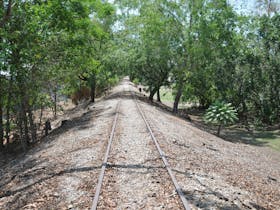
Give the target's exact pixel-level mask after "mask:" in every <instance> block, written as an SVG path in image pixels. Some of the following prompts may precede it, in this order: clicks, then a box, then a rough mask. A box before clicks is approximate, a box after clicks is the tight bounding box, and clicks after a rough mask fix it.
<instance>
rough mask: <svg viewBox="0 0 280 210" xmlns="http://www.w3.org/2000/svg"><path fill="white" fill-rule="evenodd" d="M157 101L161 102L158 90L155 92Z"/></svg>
mask: <svg viewBox="0 0 280 210" xmlns="http://www.w3.org/2000/svg"><path fill="white" fill-rule="evenodd" d="M157 101H158V102H161V100H160V88H159V89H158V90H157Z"/></svg>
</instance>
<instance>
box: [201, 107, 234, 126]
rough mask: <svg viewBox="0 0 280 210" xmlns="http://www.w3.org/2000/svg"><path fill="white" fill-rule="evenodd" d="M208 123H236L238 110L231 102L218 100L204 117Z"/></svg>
mask: <svg viewBox="0 0 280 210" xmlns="http://www.w3.org/2000/svg"><path fill="white" fill-rule="evenodd" d="M204 119H205V121H206V122H207V123H211V124H216V125H229V124H232V123H234V122H235V121H236V120H238V118H237V112H236V110H235V109H234V107H232V105H231V104H230V103H224V102H216V103H214V104H213V105H211V106H210V107H209V108H208V109H207V111H206V114H205V117H204Z"/></svg>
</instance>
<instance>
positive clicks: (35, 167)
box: [0, 107, 111, 209]
mask: <svg viewBox="0 0 280 210" xmlns="http://www.w3.org/2000/svg"><path fill="white" fill-rule="evenodd" d="M110 108H111V107H107V108H106V107H102V108H99V109H95V108H94V109H93V110H88V111H87V112H85V113H84V114H82V115H81V116H79V117H75V118H72V119H71V120H66V121H63V123H62V125H61V126H60V127H58V128H56V129H54V130H53V131H52V132H51V133H50V134H49V135H48V136H46V137H44V138H42V139H41V141H40V142H37V143H36V144H34V145H32V146H31V147H30V148H29V151H27V152H26V153H25V154H24V153H20V154H17V155H16V156H15V157H14V158H13V160H11V161H9V162H7V163H5V164H3V165H1V167H0V175H1V179H0V198H4V197H8V196H14V197H12V198H9V199H11V201H9V205H13V203H18V201H17V199H18V197H19V196H20V195H23V193H24V192H25V191H26V193H28V194H29V193H31V192H32V190H33V188H34V186H36V185H37V184H41V183H43V182H45V181H48V180H49V179H51V178H53V177H56V176H62V175H64V174H71V173H78V172H86V171H92V170H96V169H99V168H101V166H96V167H95V166H94V167H81V168H70V169H66V170H63V169H62V171H59V172H54V169H56V168H57V164H60V163H57V162H56V160H55V157H54V159H50V158H40V159H35V157H33V156H34V155H35V154H36V153H37V152H39V151H41V150H45V149H47V148H51V147H54V146H55V145H54V144H50V143H51V142H52V141H54V140H56V139H57V138H58V137H59V136H61V135H63V134H64V133H66V132H67V131H69V130H71V129H78V130H83V129H88V128H89V127H90V126H92V124H91V125H90V121H91V120H92V118H95V117H97V116H98V115H101V114H102V113H103V112H104V111H105V110H107V109H110ZM62 166H63V165H62ZM63 167H64V168H65V165H64V166H63ZM66 167H67V166H66ZM10 186H15V187H14V189H13V188H11V187H10ZM26 193H25V194H24V195H26ZM19 203H21V202H19ZM19 208H20V207H19ZM8 209H9V208H8Z"/></svg>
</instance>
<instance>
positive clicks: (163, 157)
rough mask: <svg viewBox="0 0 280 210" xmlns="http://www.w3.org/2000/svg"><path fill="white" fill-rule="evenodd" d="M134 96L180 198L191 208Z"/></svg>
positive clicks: (185, 205) (188, 208)
mask: <svg viewBox="0 0 280 210" xmlns="http://www.w3.org/2000/svg"><path fill="white" fill-rule="evenodd" d="M133 98H134V100H135V103H136V105H137V109H138V111H139V113H140V114H141V116H142V119H143V120H144V122H145V124H146V127H147V129H148V130H149V133H150V136H151V137H152V139H153V141H154V143H155V145H156V147H157V150H158V152H159V154H160V157H161V159H162V161H163V163H164V165H165V168H166V169H167V171H168V174H169V176H170V178H171V180H172V182H173V185H174V186H175V189H176V191H177V193H178V195H179V197H180V199H181V201H182V203H183V205H184V207H185V209H186V210H190V209H191V208H190V205H189V203H188V201H187V199H186V198H185V196H184V193H183V191H182V189H181V187H180V186H179V184H178V181H177V180H176V178H175V176H174V174H173V172H172V169H171V167H170V165H169V163H168V161H167V159H166V157H165V155H164V152H163V151H162V149H161V148H160V146H159V143H158V141H157V139H156V137H155V136H154V133H153V131H152V129H151V126H150V125H149V123H148V121H147V119H146V116H145V114H144V112H143V111H142V109H141V107H140V105H139V104H138V101H137V99H135V94H133Z"/></svg>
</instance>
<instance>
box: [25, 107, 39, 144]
mask: <svg viewBox="0 0 280 210" xmlns="http://www.w3.org/2000/svg"><path fill="white" fill-rule="evenodd" d="M27 111H28V120H29V125H30V130H31V142H36V140H37V129H36V125H35V123H34V119H33V114H32V111H31V109H30V106H28V110H27Z"/></svg>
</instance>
